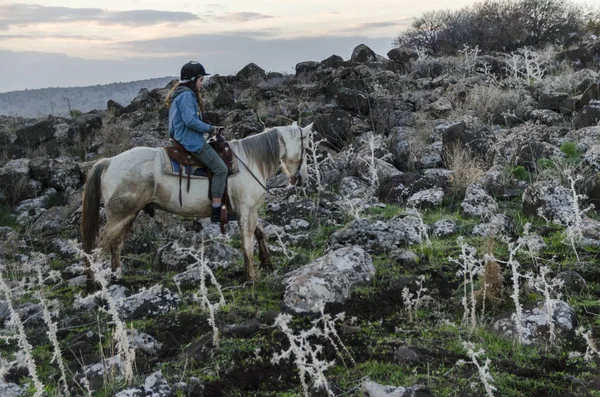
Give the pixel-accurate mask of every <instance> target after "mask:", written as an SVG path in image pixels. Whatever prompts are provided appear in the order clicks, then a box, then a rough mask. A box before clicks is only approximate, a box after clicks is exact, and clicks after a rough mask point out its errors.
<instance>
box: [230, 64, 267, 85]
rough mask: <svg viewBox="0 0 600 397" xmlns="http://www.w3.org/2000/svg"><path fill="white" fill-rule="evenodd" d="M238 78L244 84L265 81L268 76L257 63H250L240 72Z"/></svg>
mask: <svg viewBox="0 0 600 397" xmlns="http://www.w3.org/2000/svg"><path fill="white" fill-rule="evenodd" d="M236 77H237V78H238V79H239V80H240V81H243V82H250V83H251V82H258V81H262V80H265V79H266V78H267V74H266V73H265V70H264V69H263V68H261V67H260V66H258V65H257V64H255V63H249V64H248V65H246V66H244V67H243V68H242V70H240V71H239V72H238V73H237V75H236Z"/></svg>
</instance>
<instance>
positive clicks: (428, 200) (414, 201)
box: [406, 187, 444, 208]
mask: <svg viewBox="0 0 600 397" xmlns="http://www.w3.org/2000/svg"><path fill="white" fill-rule="evenodd" d="M443 200H444V191H443V190H442V188H439V187H434V188H432V189H427V190H421V191H420V192H417V193H415V194H413V195H412V196H410V197H409V198H408V200H407V201H406V204H407V205H409V206H415V207H418V208H434V207H438V206H440V205H442V201H443Z"/></svg>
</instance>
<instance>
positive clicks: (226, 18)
mask: <svg viewBox="0 0 600 397" xmlns="http://www.w3.org/2000/svg"><path fill="white" fill-rule="evenodd" d="M202 15H203V16H204V17H206V19H207V21H208V22H210V21H216V22H234V23H242V22H249V21H256V20H260V19H271V18H275V17H274V16H272V15H265V14H260V13H258V12H226V13H221V14H216V13H215V12H213V11H207V12H205V13H203V14H202Z"/></svg>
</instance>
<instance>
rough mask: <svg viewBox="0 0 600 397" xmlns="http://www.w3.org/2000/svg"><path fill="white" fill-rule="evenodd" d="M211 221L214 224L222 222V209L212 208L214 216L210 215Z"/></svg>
mask: <svg viewBox="0 0 600 397" xmlns="http://www.w3.org/2000/svg"><path fill="white" fill-rule="evenodd" d="M210 221H211V222H213V223H219V222H221V207H220V206H219V207H212V214H211V215H210Z"/></svg>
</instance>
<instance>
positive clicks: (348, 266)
mask: <svg viewBox="0 0 600 397" xmlns="http://www.w3.org/2000/svg"><path fill="white" fill-rule="evenodd" d="M374 275H375V267H374V266H373V261H372V260H371V256H370V255H369V254H367V253H366V252H365V251H364V250H363V249H362V248H359V247H347V248H341V249H338V250H336V251H333V252H330V253H328V254H327V255H325V256H323V257H321V258H319V259H317V260H316V261H314V262H312V263H310V264H308V265H306V266H304V267H302V268H300V269H298V270H295V271H293V272H291V273H288V274H287V275H286V276H285V279H284V282H285V284H286V291H285V296H284V305H285V307H286V308H287V309H289V310H291V311H293V312H295V313H318V312H320V311H321V309H322V308H324V305H325V304H326V303H330V302H343V301H344V300H345V299H346V298H348V297H349V296H350V291H351V288H352V286H353V285H354V284H356V283H365V282H367V281H369V280H370V279H371V278H372V277H373V276H374Z"/></svg>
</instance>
